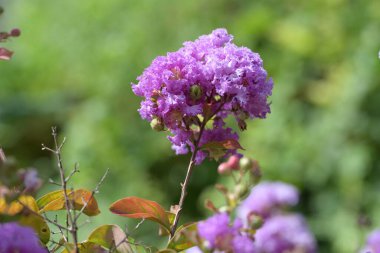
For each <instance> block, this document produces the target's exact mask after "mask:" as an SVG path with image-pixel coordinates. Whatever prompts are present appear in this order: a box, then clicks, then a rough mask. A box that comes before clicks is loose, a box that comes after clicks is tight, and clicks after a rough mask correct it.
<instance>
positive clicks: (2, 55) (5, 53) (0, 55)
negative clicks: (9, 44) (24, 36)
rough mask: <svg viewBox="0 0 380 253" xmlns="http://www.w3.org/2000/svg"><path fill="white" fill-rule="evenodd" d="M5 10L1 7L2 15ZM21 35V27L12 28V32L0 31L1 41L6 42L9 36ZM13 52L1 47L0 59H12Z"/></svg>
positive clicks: (0, 12)
mask: <svg viewBox="0 0 380 253" xmlns="http://www.w3.org/2000/svg"><path fill="white" fill-rule="evenodd" d="M3 12H4V10H3V8H1V7H0V15H1V14H3ZM20 35H21V31H20V29H17V28H15V29H12V30H11V31H10V32H0V42H6V41H7V40H8V39H9V38H15V37H19V36H20ZM12 55H13V52H12V51H10V50H8V49H6V48H3V47H0V60H5V61H7V60H10V59H11V58H12Z"/></svg>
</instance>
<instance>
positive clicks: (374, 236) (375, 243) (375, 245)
mask: <svg viewBox="0 0 380 253" xmlns="http://www.w3.org/2000/svg"><path fill="white" fill-rule="evenodd" d="M360 252H361V253H380V229H377V230H374V231H373V232H372V233H370V234H369V235H368V237H367V244H366V246H365V248H364V249H362V250H361V251H360Z"/></svg>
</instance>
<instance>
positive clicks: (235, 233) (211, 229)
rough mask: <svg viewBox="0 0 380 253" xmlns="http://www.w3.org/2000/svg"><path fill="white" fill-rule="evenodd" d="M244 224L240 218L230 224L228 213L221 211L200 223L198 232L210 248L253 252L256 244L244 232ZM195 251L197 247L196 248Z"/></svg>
mask: <svg viewBox="0 0 380 253" xmlns="http://www.w3.org/2000/svg"><path fill="white" fill-rule="evenodd" d="M242 228H243V224H242V222H241V220H240V219H236V220H235V222H234V223H233V224H232V225H231V224H230V217H229V215H228V214H227V213H219V214H216V215H214V216H212V217H210V218H208V219H207V220H205V221H202V222H199V223H198V233H199V236H201V237H202V238H203V239H205V240H206V243H207V245H205V246H206V247H207V248H209V249H216V250H219V251H225V252H231V250H232V251H233V252H239V253H253V252H255V246H254V244H253V241H252V239H251V238H249V237H248V236H247V235H245V234H242V233H241V232H240V230H241V229H242ZM194 251H195V249H194Z"/></svg>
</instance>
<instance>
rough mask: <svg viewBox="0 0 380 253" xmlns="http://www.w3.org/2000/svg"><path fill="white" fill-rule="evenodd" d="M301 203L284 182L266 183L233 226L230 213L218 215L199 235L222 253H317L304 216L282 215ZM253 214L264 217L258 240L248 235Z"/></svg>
mask: <svg viewBox="0 0 380 253" xmlns="http://www.w3.org/2000/svg"><path fill="white" fill-rule="evenodd" d="M297 202H298V191H297V189H296V188H295V187H293V186H291V185H288V184H285V183H281V182H264V183H261V184H259V185H257V186H256V187H254V188H253V189H252V192H251V194H250V195H249V196H248V198H247V199H246V200H244V201H243V203H242V204H241V206H239V207H238V209H237V219H236V220H235V222H234V223H233V225H230V220H229V216H228V215H227V214H226V213H222V214H217V215H214V216H213V217H211V218H209V219H207V220H205V221H203V222H200V223H199V225H198V233H199V236H200V237H201V238H203V239H204V240H205V241H206V246H207V247H208V248H209V249H212V250H218V252H219V251H223V252H235V253H244V252H250V253H285V252H300V253H314V252H315V251H316V243H315V239H314V236H313V234H312V233H311V232H310V231H309V229H308V226H307V224H306V222H305V220H304V219H303V217H302V216H301V215H298V214H286V213H284V212H281V211H282V210H281V207H282V206H291V205H295V204H297ZM251 215H254V216H255V215H256V216H255V217H257V216H261V217H262V218H263V225H262V226H261V227H259V228H258V229H257V231H256V233H255V235H254V238H252V237H253V236H251V235H248V234H247V231H248V230H249V229H251V228H253V229H256V228H257V227H256V226H257V223H254V222H253V221H254V219H251V218H252V216H251ZM256 221H257V219H256ZM251 223H252V224H251ZM243 224H244V225H243ZM247 229H248V230H247ZM194 252H196V251H195V249H194ZM376 253H377V252H376Z"/></svg>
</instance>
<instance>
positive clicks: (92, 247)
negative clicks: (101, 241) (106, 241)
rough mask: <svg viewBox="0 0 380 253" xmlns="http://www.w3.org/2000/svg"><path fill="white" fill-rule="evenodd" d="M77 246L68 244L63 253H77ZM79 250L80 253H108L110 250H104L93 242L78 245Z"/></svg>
mask: <svg viewBox="0 0 380 253" xmlns="http://www.w3.org/2000/svg"><path fill="white" fill-rule="evenodd" d="M74 245H75V244H72V243H66V244H65V246H64V247H65V249H64V250H63V251H62V252H61V253H75V247H74ZM78 248H79V252H80V253H108V250H106V249H104V248H103V247H102V246H100V245H97V244H96V243H93V242H88V241H86V242H82V243H78Z"/></svg>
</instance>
